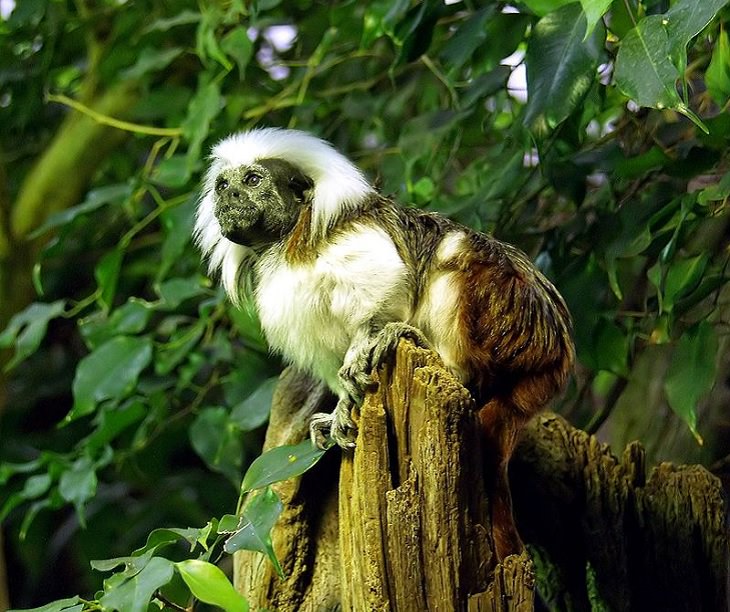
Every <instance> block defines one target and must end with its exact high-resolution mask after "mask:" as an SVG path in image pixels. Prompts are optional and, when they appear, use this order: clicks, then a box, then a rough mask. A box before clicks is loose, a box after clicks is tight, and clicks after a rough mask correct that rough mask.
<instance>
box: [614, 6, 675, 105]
mask: <svg viewBox="0 0 730 612" xmlns="http://www.w3.org/2000/svg"><path fill="white" fill-rule="evenodd" d="M615 78H616V84H617V85H618V86H619V88H620V89H621V90H622V91H623V92H624V93H625V94H626V95H627V96H629V97H630V98H632V99H633V100H635V101H636V103H637V104H640V105H641V106H651V107H653V108H675V107H677V106H678V105H679V104H680V103H681V100H680V99H679V95H678V94H677V90H676V82H677V79H678V78H679V72H678V70H677V68H676V66H675V65H674V64H673V63H672V61H671V58H670V49H669V36H668V35H667V31H666V29H665V27H664V16H663V15H650V16H649V17H646V18H644V19H642V20H641V21H640V22H639V23H638V24H637V26H636V27H635V28H634V29H633V30H631V31H630V32H629V33H628V34H627V35H626V37H625V38H624V39H623V40H622V41H621V47H620V48H619V52H618V55H617V56H616V72H615Z"/></svg>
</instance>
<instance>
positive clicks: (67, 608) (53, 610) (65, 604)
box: [8, 596, 84, 612]
mask: <svg viewBox="0 0 730 612" xmlns="http://www.w3.org/2000/svg"><path fill="white" fill-rule="evenodd" d="M80 601H81V598H80V597H78V596H76V597H69V598H68V599H59V600H58V601H54V602H51V603H49V604H46V605H45V606H41V607H40V608H28V609H24V610H22V611H21V610H8V612H80V611H81V610H83V608H84V604H83V603H79V602H80Z"/></svg>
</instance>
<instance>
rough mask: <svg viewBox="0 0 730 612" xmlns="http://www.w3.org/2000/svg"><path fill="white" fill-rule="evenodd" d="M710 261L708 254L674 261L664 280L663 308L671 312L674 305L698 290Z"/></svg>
mask: <svg viewBox="0 0 730 612" xmlns="http://www.w3.org/2000/svg"><path fill="white" fill-rule="evenodd" d="M709 260H710V256H709V254H708V253H701V254H700V255H697V256H696V257H689V258H687V259H680V260H678V261H673V262H672V263H671V265H670V266H669V268H668V270H667V274H666V277H665V279H664V291H663V295H664V299H663V308H664V310H665V311H666V312H671V311H672V309H673V308H674V304H675V303H676V302H677V301H678V300H680V299H681V298H683V297H684V296H686V295H688V294H689V293H691V292H692V291H693V290H694V289H696V288H697V286H698V285H699V283H700V281H701V280H702V276H703V274H704V273H705V269H706V268H707V263H708V262H709Z"/></svg>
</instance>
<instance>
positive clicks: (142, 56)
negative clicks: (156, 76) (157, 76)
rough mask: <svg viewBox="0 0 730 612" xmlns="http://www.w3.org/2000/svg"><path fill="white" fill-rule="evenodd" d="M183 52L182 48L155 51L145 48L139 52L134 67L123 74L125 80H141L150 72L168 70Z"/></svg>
mask: <svg viewBox="0 0 730 612" xmlns="http://www.w3.org/2000/svg"><path fill="white" fill-rule="evenodd" d="M182 52H183V49H182V48H181V47H171V48H168V49H154V48H152V47H145V48H144V49H142V50H141V51H140V52H139V55H138V56H137V61H136V62H135V64H134V66H132V67H131V68H127V70H124V71H122V72H121V74H120V76H121V77H122V78H124V79H139V78H140V77H142V76H144V75H145V74H149V73H150V72H159V71H160V70H162V69H163V68H167V67H168V66H169V65H170V64H171V63H172V62H173V61H174V60H175V59H176V58H177V57H179V56H180V54H181V53H182Z"/></svg>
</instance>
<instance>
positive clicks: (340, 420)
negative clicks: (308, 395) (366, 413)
mask: <svg viewBox="0 0 730 612" xmlns="http://www.w3.org/2000/svg"><path fill="white" fill-rule="evenodd" d="M353 406H354V404H353V402H352V400H351V399H350V398H349V397H344V398H340V399H339V400H338V402H337V406H335V409H334V410H333V411H332V412H330V413H327V412H317V413H315V414H313V415H312V418H311V419H310V421H309V435H310V437H311V438H312V442H313V443H314V445H315V446H317V447H318V448H322V449H325V448H328V447H329V446H330V445H331V442H330V438H331V439H332V440H333V441H334V442H335V443H336V444H337V445H338V446H341V447H342V448H347V449H349V448H355V436H356V435H357V425H355V421H353V420H352V415H351V412H352V408H353Z"/></svg>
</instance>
